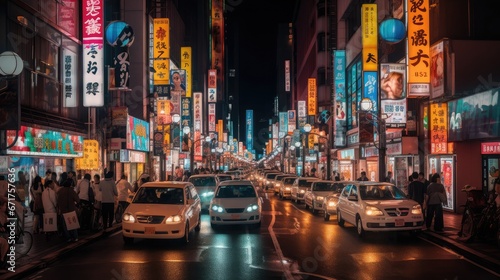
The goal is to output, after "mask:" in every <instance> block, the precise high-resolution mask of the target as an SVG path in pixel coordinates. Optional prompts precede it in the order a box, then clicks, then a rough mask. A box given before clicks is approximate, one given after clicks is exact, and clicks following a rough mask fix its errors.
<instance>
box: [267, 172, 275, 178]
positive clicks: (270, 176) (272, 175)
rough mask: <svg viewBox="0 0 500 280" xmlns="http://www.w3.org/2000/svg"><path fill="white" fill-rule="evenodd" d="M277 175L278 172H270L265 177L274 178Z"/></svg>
mask: <svg viewBox="0 0 500 280" xmlns="http://www.w3.org/2000/svg"><path fill="white" fill-rule="evenodd" d="M277 175H278V174H274V173H271V174H267V176H266V177H267V179H274V178H276V176H277Z"/></svg>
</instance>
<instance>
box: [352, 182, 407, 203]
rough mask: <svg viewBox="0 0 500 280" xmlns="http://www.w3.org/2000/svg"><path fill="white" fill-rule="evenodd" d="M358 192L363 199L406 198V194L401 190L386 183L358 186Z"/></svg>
mask: <svg viewBox="0 0 500 280" xmlns="http://www.w3.org/2000/svg"><path fill="white" fill-rule="evenodd" d="M359 194H360V196H361V199H363V200H393V199H406V195H405V194H404V192H403V191H402V190H400V189H399V188H397V187H395V186H388V185H378V186H373V185H363V186H360V187H359Z"/></svg>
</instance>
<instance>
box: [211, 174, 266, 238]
mask: <svg viewBox="0 0 500 280" xmlns="http://www.w3.org/2000/svg"><path fill="white" fill-rule="evenodd" d="M209 214H210V224H211V226H212V228H216V227H217V226H218V225H245V224H247V225H254V226H255V227H256V228H259V227H260V223H261V218H262V201H261V199H260V198H259V196H258V195H257V191H256V189H255V187H254V186H253V184H252V182H251V181H248V180H238V181H235V180H233V181H223V182H221V183H220V184H219V186H217V189H216V190H215V195H214V198H213V199H212V202H211V203H210V210H209Z"/></svg>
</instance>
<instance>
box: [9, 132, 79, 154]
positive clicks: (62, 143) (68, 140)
mask: <svg viewBox="0 0 500 280" xmlns="http://www.w3.org/2000/svg"><path fill="white" fill-rule="evenodd" d="M15 138H16V131H14V130H8V131H7V143H14V142H16V145H15V146H14V147H12V148H10V149H8V150H7V154H9V155H23V156H58V157H82V156H83V136H77V135H72V134H69V133H64V132H58V131H53V130H47V129H40V128H34V127H28V126H24V125H22V126H21V129H20V130H19V134H18V138H17V141H15Z"/></svg>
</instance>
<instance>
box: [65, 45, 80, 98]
mask: <svg viewBox="0 0 500 280" xmlns="http://www.w3.org/2000/svg"><path fill="white" fill-rule="evenodd" d="M63 61H64V71H63V89H64V107H76V106H77V96H76V92H77V90H76V81H77V80H76V73H77V69H76V65H78V61H77V60H76V54H75V53H74V52H72V51H70V50H68V49H63Z"/></svg>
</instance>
